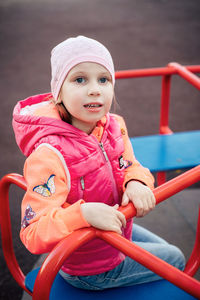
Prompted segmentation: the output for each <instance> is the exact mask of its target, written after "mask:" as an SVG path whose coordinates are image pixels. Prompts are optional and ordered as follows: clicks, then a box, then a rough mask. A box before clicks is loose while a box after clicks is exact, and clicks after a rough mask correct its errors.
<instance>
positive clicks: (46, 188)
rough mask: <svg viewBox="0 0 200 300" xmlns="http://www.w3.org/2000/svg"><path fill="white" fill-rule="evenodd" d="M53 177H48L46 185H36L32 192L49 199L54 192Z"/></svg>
mask: <svg viewBox="0 0 200 300" xmlns="http://www.w3.org/2000/svg"><path fill="white" fill-rule="evenodd" d="M54 177H55V175H54V174H52V175H51V176H49V178H48V180H47V182H46V183H44V184H40V185H36V186H35V187H34V188H33V191H34V192H36V193H38V194H40V195H41V196H44V197H50V196H51V195H52V194H54V193H55V191H56V187H55V182H54Z"/></svg>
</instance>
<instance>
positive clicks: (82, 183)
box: [80, 176, 85, 191]
mask: <svg viewBox="0 0 200 300" xmlns="http://www.w3.org/2000/svg"><path fill="white" fill-rule="evenodd" d="M80 181H81V189H82V190H83V191H84V190H85V181H84V178H83V176H81V178H80Z"/></svg>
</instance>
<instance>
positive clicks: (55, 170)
mask: <svg viewBox="0 0 200 300" xmlns="http://www.w3.org/2000/svg"><path fill="white" fill-rule="evenodd" d="M24 177H25V180H26V182H27V191H26V193H25V196H24V198H23V201H22V208H21V213H22V228H21V231H20V238H21V240H22V242H23V243H24V245H25V246H26V247H27V249H28V250H29V251H30V252H32V253H35V254H40V253H45V252H49V251H51V250H52V248H53V247H54V246H55V245H56V244H57V243H58V242H59V241H60V240H62V239H63V238H64V237H66V236H67V235H69V234H70V233H71V232H73V231H74V230H76V229H79V228H83V227H89V226H90V225H89V224H88V223H87V221H86V220H85V219H84V217H83V215H82V213H81V204H82V203H84V201H83V200H79V201H77V202H76V203H74V204H73V205H69V204H67V202H66V199H67V196H68V193H69V188H68V182H67V181H68V180H69V179H67V176H66V172H65V169H64V166H63V164H62V162H61V160H60V158H59V157H58V155H57V154H56V153H54V151H52V150H51V149H49V148H47V147H45V146H42V147H41V148H39V149H38V150H36V151H35V152H33V153H32V154H31V155H30V156H29V157H28V158H27V160H26V162H25V166H24Z"/></svg>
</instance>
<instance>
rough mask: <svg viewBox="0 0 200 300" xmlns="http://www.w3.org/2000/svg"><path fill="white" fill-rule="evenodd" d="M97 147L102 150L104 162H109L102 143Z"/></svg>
mask: <svg viewBox="0 0 200 300" xmlns="http://www.w3.org/2000/svg"><path fill="white" fill-rule="evenodd" d="M99 146H100V148H101V150H102V152H103V155H104V157H105V159H106V161H109V159H108V155H107V153H106V151H105V149H104V146H103V143H102V142H100V143H99Z"/></svg>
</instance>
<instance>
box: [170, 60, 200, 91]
mask: <svg viewBox="0 0 200 300" xmlns="http://www.w3.org/2000/svg"><path fill="white" fill-rule="evenodd" d="M168 66H169V67H172V68H174V69H175V70H176V71H177V73H178V74H179V75H180V76H181V77H183V78H184V79H185V80H187V81H188V82H189V83H191V84H192V85H194V86H195V87H196V88H197V89H199V90H200V78H199V77H198V76H196V75H194V74H193V73H192V72H191V71H190V70H188V69H187V68H186V67H184V66H182V65H180V64H178V63H175V62H173V63H169V64H168Z"/></svg>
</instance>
